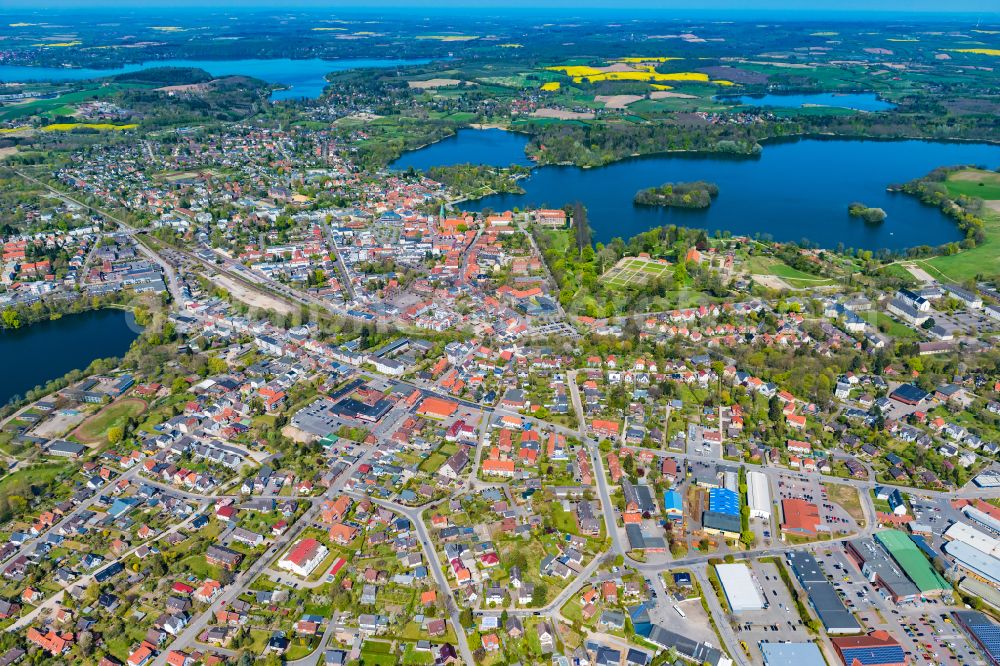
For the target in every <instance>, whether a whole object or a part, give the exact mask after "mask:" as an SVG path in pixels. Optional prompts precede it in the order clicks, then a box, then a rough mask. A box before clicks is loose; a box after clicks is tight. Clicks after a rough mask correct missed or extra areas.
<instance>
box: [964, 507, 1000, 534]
mask: <svg viewBox="0 0 1000 666" xmlns="http://www.w3.org/2000/svg"><path fill="white" fill-rule="evenodd" d="M962 513H964V514H965V517H966V518H968V519H969V520H972V521H973V522H975V523H978V524H979V525H982V526H983V527H985V528H986V529H988V530H993V531H994V532H997V533H1000V520H998V519H997V518H994V517H993V516H991V515H990V514H988V513H986V512H985V511H980V510H979V509H977V508H976V507H974V506H972V505H969V506H966V507H963V508H962Z"/></svg>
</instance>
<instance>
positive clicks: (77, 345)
mask: <svg viewBox="0 0 1000 666" xmlns="http://www.w3.org/2000/svg"><path fill="white" fill-rule="evenodd" d="M139 332H140V328H139V327H138V326H137V325H136V323H135V318H134V317H133V316H132V313H131V312H127V311H125V310H115V309H107V310H92V311H90V312H82V313H80V314H73V315H65V316H64V317H62V318H60V319H56V320H53V321H43V322H39V323H37V324H32V325H30V326H25V327H24V328H20V329H17V330H15V331H2V332H0V359H3V381H0V405H5V404H7V402H9V401H10V399H11V398H12V397H14V396H15V395H20V396H23V395H24V394H25V392H27V391H30V390H31V389H33V388H35V387H36V386H38V385H40V384H45V382H47V381H49V380H51V379H56V378H58V377H62V376H63V375H65V374H66V373H67V372H69V371H70V370H76V369H83V368H86V367H87V366H88V365H90V363H91V361H93V360H95V359H98V358H109V357H112V356H115V357H121V356H124V355H125V352H127V351H128V349H129V347H130V346H131V345H132V342H133V341H134V340H135V339H136V338H137V337H139Z"/></svg>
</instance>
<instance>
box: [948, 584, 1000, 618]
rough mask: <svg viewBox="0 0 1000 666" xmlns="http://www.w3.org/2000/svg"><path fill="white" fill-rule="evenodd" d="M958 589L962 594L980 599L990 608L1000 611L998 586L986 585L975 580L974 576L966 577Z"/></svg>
mask: <svg viewBox="0 0 1000 666" xmlns="http://www.w3.org/2000/svg"><path fill="white" fill-rule="evenodd" d="M958 589H960V590H962V592H965V593H966V594H971V595H972V596H974V597H979V598H980V599H982V600H983V601H985V602H986V603H988V604H989V605H990V606H993V608H995V609H996V610H998V611H1000V589H998V586H996V585H990V584H989V583H984V582H983V581H981V580H979V579H978V578H973V577H972V576H966V577H965V578H963V579H962V581H961V582H960V583H959V584H958Z"/></svg>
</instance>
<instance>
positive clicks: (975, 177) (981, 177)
mask: <svg viewBox="0 0 1000 666" xmlns="http://www.w3.org/2000/svg"><path fill="white" fill-rule="evenodd" d="M945 185H946V186H947V188H948V192H950V193H951V194H952V195H953V196H957V195H959V194H964V195H965V196H967V197H977V198H979V199H986V200H987V201H989V200H994V201H995V200H997V199H1000V173H996V172H994V171H981V170H979V169H967V170H965V171H956V172H955V173H953V174H951V175H950V176H948V180H947V181H945Z"/></svg>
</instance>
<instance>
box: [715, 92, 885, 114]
mask: <svg viewBox="0 0 1000 666" xmlns="http://www.w3.org/2000/svg"><path fill="white" fill-rule="evenodd" d="M715 99H716V101H719V102H723V103H726V104H734V103H735V104H745V105H746V106H773V107H781V108H789V109H799V108H802V107H804V106H834V107H838V108H842V109H855V110H857V111H888V110H890V109H895V108H896V105H895V104H893V103H892V102H886V101H884V100H881V99H879V98H878V95H876V94H875V93H844V94H838V93H808V94H804V95H799V94H787V95H786V94H772V95H737V96H732V97H729V96H723V95H719V96H717V97H716V98H715Z"/></svg>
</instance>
